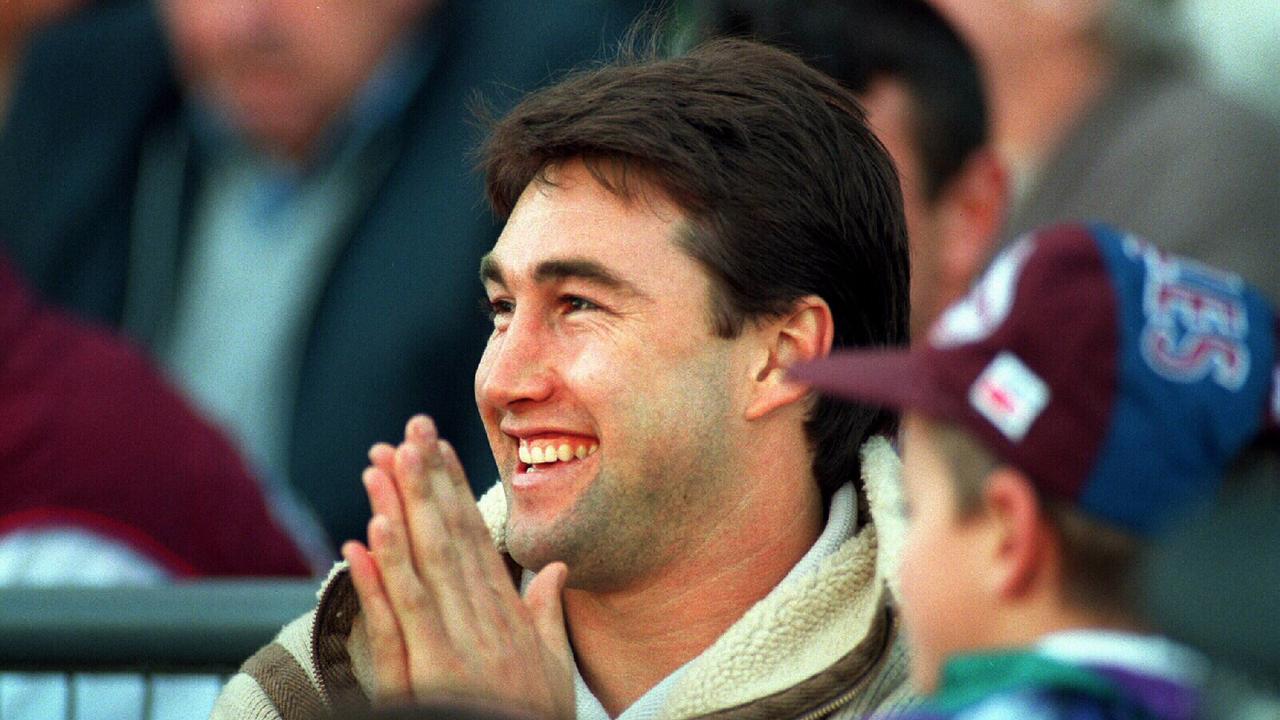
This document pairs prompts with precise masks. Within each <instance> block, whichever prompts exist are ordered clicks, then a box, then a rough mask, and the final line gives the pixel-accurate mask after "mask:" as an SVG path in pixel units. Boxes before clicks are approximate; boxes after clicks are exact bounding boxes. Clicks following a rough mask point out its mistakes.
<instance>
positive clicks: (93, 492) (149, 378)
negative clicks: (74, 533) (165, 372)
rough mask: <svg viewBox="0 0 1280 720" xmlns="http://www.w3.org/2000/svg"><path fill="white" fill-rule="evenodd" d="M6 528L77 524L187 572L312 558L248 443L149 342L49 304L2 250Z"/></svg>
mask: <svg viewBox="0 0 1280 720" xmlns="http://www.w3.org/2000/svg"><path fill="white" fill-rule="evenodd" d="M0 487H2V488H3V491H0V534H3V533H8V532H12V531H14V530H17V529H31V528H37V527H51V526H63V527H65V526H71V527H77V528H82V529H86V530H91V531H95V532H97V533H99V534H103V535H106V536H109V537H111V538H113V539H115V540H117V541H121V542H124V543H126V544H128V545H129V546H130V547H132V548H133V549H134V550H136V551H138V552H140V553H142V554H144V555H146V556H148V557H150V558H152V559H154V560H155V562H156V563H157V564H159V565H161V566H163V567H164V568H166V569H168V570H169V571H170V572H172V573H173V574H174V575H175V576H176V577H202V576H211V575H221V576H229V575H260V576H288V575H293V576H299V575H303V576H305V575H310V574H311V567H310V565H309V564H308V562H307V561H306V559H305V556H304V555H303V553H302V552H301V550H300V549H299V548H298V546H297V544H296V543H295V542H294V540H293V539H292V538H291V537H290V536H289V535H288V534H287V533H286V532H285V531H284V530H283V529H282V528H281V527H280V526H279V525H278V524H277V523H276V521H275V519H274V518H273V517H272V515H271V513H270V512H269V511H268V509H267V505H266V501H265V499H264V496H263V493H262V491H261V489H260V488H259V486H258V483H257V482H256V481H255V480H254V479H253V478H252V477H251V476H250V475H249V473H248V471H247V470H246V468H245V465H244V463H243V462H242V461H241V459H240V457H239V455H238V454H237V452H236V450H235V448H234V447H233V446H232V444H231V443H230V442H229V441H228V440H227V438H226V437H224V436H223V435H222V434H221V433H220V432H219V431H218V430H216V429H215V428H214V427H212V426H211V425H210V424H209V423H207V422H205V421H204V420H202V419H201V418H200V417H199V416H198V415H197V414H196V412H195V410H193V409H192V407H191V406H190V405H189V404H188V403H187V402H186V400H185V399H184V398H182V397H181V396H180V395H179V394H178V392H177V391H176V390H174V389H173V388H172V387H171V386H170V385H169V384H168V383H167V382H165V380H164V379H163V378H162V377H161V376H160V373H159V371H158V370H157V369H156V368H155V367H154V366H153V365H152V364H150V363H149V362H148V361H147V360H146V359H145V358H144V357H143V356H142V355H141V353H140V352H139V351H138V350H136V349H134V348H133V347H131V346H129V345H128V344H127V343H126V342H124V341H122V340H120V339H119V338H117V337H114V336H112V335H111V334H110V333H108V332H106V331H103V330H100V329H97V328H94V327H90V326H88V325H85V324H83V323H80V322H78V321H76V320H74V319H72V318H70V317H68V316H66V315H64V314H61V313H59V312H58V311H56V310H53V309H51V308H46V307H42V306H41V305H40V304H39V303H38V302H37V301H36V300H35V299H34V298H33V297H32V296H31V294H30V292H29V291H28V290H27V288H26V287H25V286H24V285H23V284H22V283H21V281H20V280H19V279H18V277H17V275H16V274H15V273H14V271H13V270H12V268H11V267H10V266H9V265H8V263H7V261H5V260H4V259H3V258H0Z"/></svg>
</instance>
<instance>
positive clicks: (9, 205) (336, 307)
mask: <svg viewBox="0 0 1280 720" xmlns="http://www.w3.org/2000/svg"><path fill="white" fill-rule="evenodd" d="M638 4H639V2H635V3H631V2H627V1H626V0H618V1H616V2H586V1H585V0H557V1H556V2H548V3H536V4H534V3H525V2H520V1H518V0H487V1H485V2H464V1H445V0H368V1H367V2H345V1H344V2H330V3H314V2H306V1H304V0H154V1H153V2H139V1H136V0H134V1H131V2H116V3H112V4H111V5H108V6H105V7H102V8H100V9H97V10H95V11H93V12H89V13H85V14H84V15H82V16H81V17H78V18H76V19H75V20H74V21H73V22H69V23H66V24H64V25H61V26H59V27H57V28H55V29H53V30H51V31H50V32H48V33H46V34H44V35H42V36H41V37H39V38H38V39H36V40H35V41H33V43H32V44H31V46H30V51H29V53H28V54H27V56H26V58H25V60H24V64H23V66H22V70H21V72H20V74H19V78H18V81H17V84H16V86H15V92H14V96H13V98H12V108H11V113H10V117H9V121H8V123H7V124H6V126H5V128H4V130H3V134H0V243H4V244H7V246H8V248H9V251H10V253H11V255H12V257H13V260H14V262H15V264H16V265H17V266H18V267H19V269H20V271H21V272H22V273H23V274H25V275H26V276H27V277H28V278H29V279H30V280H31V281H32V283H33V284H34V285H35V286H36V287H37V289H38V290H39V291H41V292H42V294H44V295H45V296H47V297H48V298H50V300H52V301H54V302H56V303H58V304H60V305H62V306H65V307H69V308H71V309H74V310H75V311H77V312H79V313H80V314H81V315H83V316H85V317H88V318H93V319H96V320H100V321H104V322H106V323H108V324H110V325H113V326H116V327H119V328H123V329H124V330H125V331H126V332H128V333H129V334H130V335H132V336H133V337H135V338H137V339H138V340H140V341H142V342H143V343H144V344H145V345H146V346H147V347H148V348H149V350H150V351H151V352H152V353H154V355H155V357H156V358H157V359H158V360H159V361H160V363H161V364H162V365H163V366H164V367H165V368H166V369H167V370H168V371H169V372H170V373H171V374H172V376H173V377H174V378H175V379H176V380H177V381H178V383H179V385H180V386H181V387H183V388H184V389H185V391H186V392H187V393H188V394H189V395H190V396H191V398H192V399H193V400H195V402H196V403H197V404H198V405H199V406H200V407H201V408H202V409H204V410H205V411H206V412H208V413H209V414H210V415H211V416H212V417H214V418H216V419H218V420H219V421H220V422H221V423H223V424H224V426H225V427H226V428H227V429H228V430H229V431H230V433H231V434H232V435H233V436H234V437H235V439H236V440H237V441H238V442H239V444H240V446H241V448H242V449H243V450H244V452H245V453H246V455H247V456H248V457H249V458H250V459H251V461H252V462H253V463H254V465H255V467H256V468H257V469H258V470H259V471H260V474H261V475H263V476H264V477H267V478H269V479H270V480H271V481H272V482H273V483H274V484H276V485H279V486H281V487H292V488H294V489H296V491H297V492H298V493H299V494H300V495H301V497H303V498H304V499H305V500H306V501H307V502H308V503H309V504H310V506H311V507H312V508H314V511H315V513H316V515H317V516H318V518H319V520H320V521H321V523H322V525H323V527H324V528H325V530H326V531H327V532H328V534H329V535H330V537H331V539H332V540H334V541H337V540H341V539H344V538H348V537H357V536H363V532H364V524H365V521H366V520H367V518H368V514H369V509H368V505H367V501H366V499H365V497H364V493H363V492H362V488H361V487H360V485H359V483H358V482H355V481H353V478H357V477H358V474H359V472H360V469H361V467H362V463H361V457H362V456H363V454H364V450H365V449H366V448H367V447H368V446H369V445H370V444H371V443H372V442H373V441H374V440H375V439H377V438H380V437H386V436H388V435H390V434H392V433H394V432H396V431H398V429H399V427H400V425H401V423H402V422H403V418H404V417H407V416H408V415H409V414H411V413H412V412H413V411H415V410H417V409H419V408H428V409H430V411H431V412H432V413H433V414H434V415H435V416H436V417H437V418H438V420H439V422H440V424H441V427H442V428H445V429H447V432H448V433H449V436H450V437H451V438H455V439H456V440H457V444H458V448H459V451H460V452H461V453H462V454H463V456H464V457H465V458H468V460H469V462H471V463H472V467H474V468H476V471H475V472H474V473H473V477H474V478H475V481H476V483H477V485H478V486H482V487H483V486H487V485H488V484H490V483H491V482H492V481H493V478H494V473H493V465H492V459H491V458H490V457H489V455H488V452H487V449H486V443H485V440H484V433H483V432H482V430H481V428H480V425H479V423H478V422H477V421H476V418H475V415H474V412H473V406H472V398H471V390H470V377H471V372H472V369H473V368H474V364H475V361H476V360H477V359H478V357H479V353H480V350H481V348H482V346H483V341H484V337H485V323H484V322H483V317H482V315H481V314H480V313H478V312H476V307H477V301H478V300H479V293H478V292H476V290H475V287H474V281H473V278H474V272H475V266H476V263H477V261H478V259H479V257H480V254H481V253H482V252H483V250H484V249H485V248H486V247H488V246H489V244H491V242H492V240H493V238H494V237H495V236H496V234H497V231H496V226H495V224H494V221H493V219H492V218H491V217H490V216H489V213H488V211H487V210H486V209H485V208H484V207H483V201H482V194H481V190H480V185H479V180H478V178H477V177H475V176H474V174H473V173H472V171H471V161H470V159H469V157H468V154H467V152H468V149H469V148H470V147H471V146H472V144H473V143H472V141H473V139H474V132H473V129H472V127H471V125H470V117H471V115H470V112H469V109H468V103H469V102H470V101H471V100H472V99H473V96H474V94H475V93H476V92H477V91H485V92H486V94H488V95H490V96H491V97H492V98H493V101H494V103H495V105H498V106H502V105H503V103H504V102H506V101H507V100H508V99H509V98H507V97H506V96H505V95H504V93H503V92H501V91H511V92H510V93H509V94H511V95H514V94H515V92H514V91H516V90H527V89H530V88H531V87H533V86H536V85H538V84H540V83H541V82H543V81H545V80H547V79H548V78H549V77H550V76H551V75H552V73H553V72H554V71H556V70H562V69H567V68H569V67H570V66H573V65H575V64H577V63H579V62H580V61H582V60H584V59H586V58H589V57H591V56H592V55H593V54H595V53H597V52H599V51H600V50H601V49H603V48H604V47H605V46H606V45H607V44H608V42H609V39H610V38H611V37H612V33H615V32H617V31H619V30H620V29H621V28H622V27H623V26H624V25H625V24H626V23H627V21H628V19H629V16H630V14H631V13H630V12H629V11H628V8H629V7H630V6H631V5H638ZM486 468H487V469H486ZM334 554H335V555H336V553H334Z"/></svg>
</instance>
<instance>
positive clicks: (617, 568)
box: [219, 41, 908, 718]
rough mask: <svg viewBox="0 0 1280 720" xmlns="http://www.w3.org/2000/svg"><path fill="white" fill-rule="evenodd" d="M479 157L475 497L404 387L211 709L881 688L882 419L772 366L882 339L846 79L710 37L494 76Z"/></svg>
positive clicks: (796, 702)
mask: <svg viewBox="0 0 1280 720" xmlns="http://www.w3.org/2000/svg"><path fill="white" fill-rule="evenodd" d="M484 163H485V170H486V173H487V184H488V191H489V197H490V200H491V203H492V205H493V207H494V209H495V210H496V212H497V213H498V214H499V215H500V216H502V217H504V218H505V219H506V226H505V228H504V230H503V232H502V235H501V237H500V238H499V239H498V241H497V243H496V244H495V245H494V247H493V249H492V250H491V251H490V252H489V253H488V254H487V255H486V256H485V257H484V260H483V262H482V264H481V271H480V272H481V279H482V281H483V283H484V286H485V290H486V294H487V296H488V300H489V307H490V312H491V315H492V317H493V330H492V334H491V335H490V338H489V341H488V344H487V347H486V350H485V353H484V356H483V358H482V360H481V361H480V365H479V368H478V369H477V372H476V379H475V391H476V401H477V405H478V406H479V410H480V416H481V418H482V420H483V421H484V424H485V427H486V429H487V432H488V437H489V442H490V445H491V448H492V450H493V454H494V457H495V459H496V461H497V465H498V468H499V471H500V474H501V478H502V482H501V484H500V485H498V486H496V487H495V488H494V489H493V490H491V491H490V492H489V493H488V494H487V495H486V496H485V497H484V498H482V499H481V501H480V503H479V512H477V510H476V505H475V504H474V503H473V502H472V501H471V499H470V495H469V494H468V491H467V489H466V488H467V484H466V480H465V475H464V473H463V472H462V469H461V467H460V465H459V464H458V461H457V455H456V454H455V453H454V452H453V450H452V448H451V447H450V446H449V445H448V444H447V443H445V442H443V441H441V440H439V439H438V436H437V434H436V430H435V427H434V424H433V423H432V422H431V421H430V420H428V419H427V418H425V417H417V418H414V419H413V420H411V421H410V422H409V424H408V426H407V428H406V437H405V441H404V443H402V444H401V445H400V446H399V447H396V448H393V447H391V446H389V445H378V446H375V447H374V448H373V449H372V451H371V452H370V459H371V461H372V465H371V467H370V468H369V469H368V470H366V472H365V475H364V481H365V485H366V487H367V489H368V492H369V496H370V500H371V503H372V506H373V511H374V517H373V519H372V520H371V522H370V525H369V543H368V546H367V547H366V546H364V545H362V544H360V543H349V544H348V545H347V546H346V547H345V548H344V554H345V555H346V557H347V558H348V560H349V561H350V565H349V570H348V568H340V569H339V571H338V572H336V573H335V574H334V576H333V577H332V578H331V579H330V581H329V583H328V584H327V586H326V588H325V590H324V591H323V593H322V597H321V600H320V605H319V608H318V609H317V610H316V611H315V613H313V614H312V615H309V616H307V617H305V618H302V619H300V620H298V621H297V622H295V623H294V624H292V625H290V626H288V627H287V628H286V629H285V630H284V631H283V632H282V633H281V635H280V636H279V637H278V638H277V640H276V642H275V643H273V644H272V645H270V646H268V647H267V648H264V649H263V650H262V651H261V652H259V654H258V655H256V656H255V657H254V658H251V659H250V660H249V661H248V663H246V665H245V668H244V671H243V672H242V674H240V675H238V676H237V677H236V678H235V679H233V680H232V682H231V683H230V684H229V685H228V688H227V690H226V691H225V692H224V695H223V698H222V700H221V703H220V706H219V712H220V713H221V714H222V716H226V717H238V716H243V717H280V716H284V717H289V715H288V712H289V708H298V707H312V708H317V709H318V708H323V707H325V706H327V705H337V706H341V705H342V704H344V703H352V702H354V703H361V702H368V700H369V699H373V700H374V701H381V702H396V701H403V700H406V699H418V700H423V699H427V698H432V697H436V696H438V695H440V694H442V693H443V694H451V695H458V694H465V695H483V696H486V697H488V698H491V699H492V698H497V699H500V700H501V701H502V702H503V703H505V704H506V705H507V706H509V707H514V708H525V709H532V710H535V711H537V712H539V713H540V714H544V715H556V716H575V715H576V716H577V717H579V718H610V717H623V718H633V717H670V718H692V717H735V718H751V717H761V718H784V717H801V716H805V717H813V718H825V717H861V716H863V715H864V714H866V713H868V712H871V711H874V710H877V709H880V708H884V707H889V706H893V705H894V704H896V703H898V702H900V701H902V700H904V699H905V696H906V690H905V687H904V684H903V682H904V679H905V678H904V675H905V672H904V671H905V658H904V655H903V652H902V650H901V648H900V645H899V643H898V639H897V631H896V627H897V625H896V620H895V617H894V614H893V612H892V609H891V604H890V601H889V597H888V594H887V592H886V590H885V587H886V583H885V580H886V579H887V576H888V574H889V572H890V570H889V565H888V563H886V562H883V561H884V560H885V553H882V552H881V549H882V548H885V547H887V546H892V545H893V542H894V530H895V528H896V527H897V524H896V522H895V521H896V517H895V515H894V513H895V512H896V505H895V496H894V492H895V487H896V473H897V468H898V465H897V460H896V458H895V456H894V455H893V451H892V450H891V449H890V447H889V444H888V443H887V442H886V441H885V440H884V438H883V437H881V436H880V434H881V433H884V432H887V431H891V430H892V429H893V427H894V425H895V418H894V417H893V416H892V415H885V414H881V413H879V412H877V411H875V410H871V409H868V408H865V407H860V406H856V405H850V404H844V403H838V402H832V401H828V400H822V399H818V398H816V397H815V396H813V395H812V394H810V393H809V392H808V391H807V390H806V389H805V388H804V387H802V386H799V385H796V384H793V383H791V382H788V381H787V380H786V372H787V369H788V368H789V367H791V366H792V365H794V364H796V363H798V362H801V361H804V360H810V359H814V358H818V357H821V356H824V355H826V354H827V353H828V352H829V351H830V350H831V348H832V347H833V346H835V347H840V346H863V347H865V346H883V345H900V344H904V343H905V342H906V340H907V334H908V317H907V301H908V269H907V245H906V237H905V232H904V221H903V216H902V209H901V199H900V195H899V191H898V187H897V179H896V177H895V175H894V172H893V168H892V164H891V162H890V160H889V158H888V156H887V154H886V153H885V151H884V149H883V147H881V145H880V144H879V142H878V141H877V140H876V139H875V138H874V136H873V135H872V134H871V132H870V131H869V130H868V128H867V125H866V123H865V120H864V118H863V116H862V112H861V110H860V109H859V107H858V105H857V103H856V102H855V101H854V100H853V98H852V97H851V96H850V95H849V94H848V93H847V92H846V91H845V90H843V89H841V88H840V86H839V85H838V84H836V83H835V82H834V81H832V80H830V79H829V78H827V77H826V76H825V75H822V74H821V73H819V72H817V71H815V70H812V69H811V68H809V67H807V66H805V65H804V64H803V63H801V62H800V61H799V60H797V59H796V58H794V57H793V56H791V55H788V54H786V53H784V52H782V51H779V50H774V49H771V48H767V47H765V46H762V45H758V44H753V43H749V42H744V41H720V42H715V43H711V44H708V45H705V46H702V47H700V48H697V49H695V50H693V51H691V52H690V53H688V54H687V55H685V56H683V57H679V58H675V59H669V60H642V61H627V62H619V63H615V64H613V65H610V66H607V67H604V68H600V69H596V70H593V71H590V72H585V73H581V74H578V75H575V76H572V77H570V78H569V79H567V80H565V81H563V82H561V83H560V84H558V85H556V86H553V87H551V88H548V89H546V90H544V91H541V92H538V93H536V94H534V95H532V96H530V97H528V98H526V99H525V100H524V101H523V102H522V103H521V104H520V105H519V106H518V107H517V108H516V109H515V110H513V111H512V112H511V113H510V114H509V115H508V116H507V117H505V118H504V119H502V120H501V121H500V122H498V123H497V124H496V125H495V126H494V127H493V129H492V132H491V134H490V136H489V139H488V141H487V143H486V146H485V148H484ZM491 541H492V542H491ZM495 544H496V546H497V550H498V552H494V550H493V546H494V545H495ZM503 560H505V561H506V563H505V565H504V562H503ZM518 586H520V587H522V589H523V590H524V599H523V601H522V599H521V598H520V597H519V595H518V594H517V587H518Z"/></svg>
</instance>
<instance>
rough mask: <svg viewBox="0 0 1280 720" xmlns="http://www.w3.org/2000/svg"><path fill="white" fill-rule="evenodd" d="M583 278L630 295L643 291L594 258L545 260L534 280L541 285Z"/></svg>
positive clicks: (539, 264)
mask: <svg viewBox="0 0 1280 720" xmlns="http://www.w3.org/2000/svg"><path fill="white" fill-rule="evenodd" d="M571 279H572V280H582V281H584V282H588V283H592V284H594V285H600V286H602V287H605V288H608V289H610V290H621V291H623V292H626V293H628V294H630V295H641V294H642V293H641V292H640V290H639V289H638V288H636V286H635V285H632V284H631V283H629V282H627V281H626V280H623V279H622V278H620V277H618V275H617V273H615V272H613V271H612V270H610V269H609V268H607V267H605V266H604V265H601V264H600V263H598V262H596V261H594V260H587V259H585V258H560V259H556V260H544V261H542V262H540V263H538V266H537V267H536V268H534V271H533V281H534V282H536V283H538V284H539V285H544V284H547V283H553V282H559V281H563V280H571Z"/></svg>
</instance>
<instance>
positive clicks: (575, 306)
mask: <svg viewBox="0 0 1280 720" xmlns="http://www.w3.org/2000/svg"><path fill="white" fill-rule="evenodd" d="M561 302H563V303H564V304H565V305H566V306H567V307H568V308H569V309H570V310H572V311H574V312H577V311H579V310H599V309H600V306H599V305H597V304H595V303H593V302H591V301H590V300H588V299H586V298H584V297H578V296H577V295H565V296H564V297H563V298H561Z"/></svg>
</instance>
